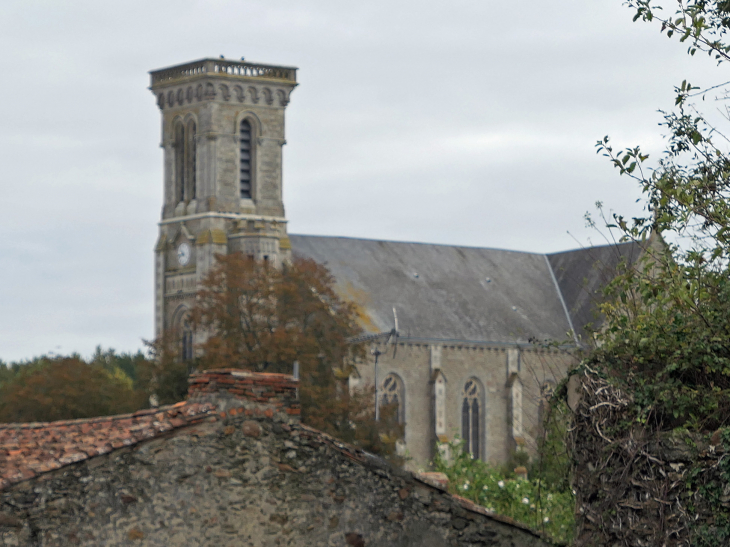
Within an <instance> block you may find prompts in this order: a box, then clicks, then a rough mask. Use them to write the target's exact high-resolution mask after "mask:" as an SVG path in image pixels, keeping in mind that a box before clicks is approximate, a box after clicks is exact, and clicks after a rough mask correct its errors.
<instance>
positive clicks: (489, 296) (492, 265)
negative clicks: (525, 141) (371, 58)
mask: <svg viewBox="0 0 730 547" xmlns="http://www.w3.org/2000/svg"><path fill="white" fill-rule="evenodd" d="M150 77H151V86H150V89H151V91H152V92H153V93H154V95H155V97H156V100H157V105H158V107H159V108H160V111H161V114H162V142H161V146H162V149H163V151H164V203H163V206H162V215H161V217H162V218H161V220H160V223H159V238H158V242H157V245H156V247H155V262H154V263H155V281H154V283H155V305H154V314H155V330H156V335H159V334H160V333H162V332H163V331H164V330H165V329H168V328H178V329H180V331H181V332H182V348H183V349H182V351H183V357H184V358H189V357H192V353H193V344H194V342H195V340H194V339H193V334H192V332H191V330H190V329H189V327H188V325H187V317H188V314H189V311H190V309H191V308H192V306H193V303H194V300H195V293H196V291H197V288H198V286H199V283H200V282H201V280H202V279H203V277H204V276H205V275H206V273H207V272H208V270H209V269H210V268H211V266H212V265H213V262H214V257H215V255H216V254H217V253H223V254H226V253H235V252H242V253H244V254H246V255H248V256H251V257H253V258H255V259H257V260H263V261H268V262H270V263H271V264H273V265H278V264H281V263H282V262H284V261H286V260H289V259H290V258H291V257H292V256H302V257H307V258H312V259H314V260H316V261H317V262H319V263H321V264H324V265H325V266H327V268H328V269H329V270H330V271H331V273H332V274H333V275H334V277H335V279H336V281H337V290H338V292H339V294H340V295H341V296H342V297H344V298H346V299H349V300H353V301H355V302H356V303H357V304H359V305H360V307H361V308H362V309H364V310H365V311H366V314H367V319H368V320H367V322H366V324H365V325H363V326H364V328H365V330H366V331H367V332H368V333H370V334H373V335H376V334H379V333H389V332H393V333H395V334H397V337H396V336H390V337H387V336H381V337H375V336H373V338H372V342H371V343H372V351H371V352H370V355H371V357H370V359H369V361H368V362H366V363H361V364H359V365H358V367H357V368H358V372H357V374H356V375H353V376H352V377H351V378H350V382H351V385H353V386H365V385H375V386H376V389H377V394H378V395H377V397H378V400H379V404H382V403H384V402H389V403H393V402H395V403H397V405H398V416H399V419H400V420H401V421H402V422H403V423H404V424H405V438H404V440H403V445H402V449H403V450H404V453H405V455H407V456H408V457H409V458H410V462H411V463H410V466H411V467H414V468H418V467H425V466H427V465H428V462H429V461H430V460H431V459H432V458H433V455H434V450H435V449H436V448H435V447H436V445H437V443H438V442H446V441H450V440H453V439H455V438H456V437H459V438H461V439H462V440H463V441H464V447H465V449H466V450H468V451H469V452H470V453H471V454H472V455H473V457H475V458H480V459H483V460H485V461H489V462H492V463H495V464H501V463H505V462H507V461H508V460H509V458H510V456H511V455H512V454H513V453H514V452H515V451H522V450H524V451H527V452H528V454H534V452H535V450H536V447H537V442H538V439H539V434H540V425H539V424H540V422H541V420H540V418H541V414H542V412H543V410H544V398H545V396H546V394H548V393H549V392H550V390H551V389H552V388H553V386H555V384H556V383H557V382H559V381H560V380H561V379H562V378H563V377H564V375H565V373H566V371H567V370H568V369H569V368H570V367H571V366H572V365H574V364H575V360H576V358H575V350H576V349H577V348H579V347H580V346H581V345H582V339H583V337H584V336H586V332H585V328H584V327H585V326H586V325H587V324H589V323H591V322H592V321H593V320H594V319H595V317H594V313H595V302H596V298H597V296H598V291H599V290H600V287H601V286H602V285H603V284H604V283H605V282H606V281H607V280H608V279H610V277H611V272H612V271H614V269H615V267H616V265H617V264H618V263H619V262H620V261H622V260H629V261H633V260H635V258H636V256H635V255H637V254H638V253H639V252H640V251H639V248H638V247H637V246H635V245H633V244H622V245H617V246H606V247H593V248H588V249H578V250H572V251H567V252H563V253H556V254H539V253H526V252H517V251H507V250H498V249H486V248H475V247H459V246H449V245H430V244H423V243H403V242H394V241H374V240H367V239H355V238H344V237H321V236H308V235H295V234H289V233H288V231H287V219H286V215H285V212H284V203H283V200H282V147H283V146H284V144H285V143H286V140H285V111H286V107H287V105H288V104H289V100H290V96H291V93H292V91H293V90H294V88H295V87H296V85H297V69H296V68H294V67H288V66H274V65H265V64H258V63H251V62H244V61H232V60H227V59H222V58H221V59H203V60H200V61H195V62H190V63H186V64H182V65H177V66H173V67H169V68H164V69H160V70H154V71H152V72H151V73H150ZM396 318H397V319H396ZM396 327H397V329H396ZM546 342H552V343H551V344H547V343H546Z"/></svg>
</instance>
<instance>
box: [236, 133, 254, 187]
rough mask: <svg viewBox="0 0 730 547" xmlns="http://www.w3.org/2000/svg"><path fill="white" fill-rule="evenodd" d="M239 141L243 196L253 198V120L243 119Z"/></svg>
mask: <svg viewBox="0 0 730 547" xmlns="http://www.w3.org/2000/svg"><path fill="white" fill-rule="evenodd" d="M239 141H240V148H241V166H240V169H241V179H240V180H241V183H240V184H241V185H240V189H241V198H244V199H251V159H252V158H251V152H252V139H251V122H249V121H248V120H242V121H241V130H240V133H239Z"/></svg>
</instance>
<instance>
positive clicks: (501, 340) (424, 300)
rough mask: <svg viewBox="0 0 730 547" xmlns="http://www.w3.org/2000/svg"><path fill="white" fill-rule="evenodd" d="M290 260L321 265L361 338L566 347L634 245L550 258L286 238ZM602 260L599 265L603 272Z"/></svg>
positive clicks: (446, 247)
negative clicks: (360, 315)
mask: <svg viewBox="0 0 730 547" xmlns="http://www.w3.org/2000/svg"><path fill="white" fill-rule="evenodd" d="M290 238H291V242H292V249H293V252H294V255H295V256H300V257H305V258H312V259H314V260H315V261H317V262H320V263H322V264H325V265H326V266H327V268H329V270H330V271H331V272H332V274H333V275H334V277H335V278H336V281H337V288H338V291H339V292H340V294H341V295H342V296H343V297H346V298H349V299H351V300H354V301H355V302H357V303H358V304H359V305H360V306H361V307H363V308H364V309H365V311H366V312H367V315H368V316H369V319H370V322H369V323H368V324H366V325H364V327H365V329H366V331H368V332H384V331H389V330H390V329H391V328H392V327H393V312H392V308H393V307H395V308H396V309H397V312H398V322H399V330H400V332H401V335H402V336H403V337H405V338H411V339H424V340H432V341H437V340H441V341H469V342H484V343H494V344H515V343H517V344H527V343H529V342H530V341H531V340H534V339H537V340H551V341H566V340H568V339H569V337H568V334H567V333H568V332H569V331H570V330H571V328H573V326H574V327H575V330H576V331H577V332H578V333H581V331H582V327H583V326H584V325H585V323H587V322H588V321H589V320H590V319H591V318H592V311H591V310H592V307H591V306H592V303H593V301H594V300H595V293H596V291H597V290H598V288H599V287H600V286H601V283H603V282H604V280H605V278H606V277H607V276H609V275H610V270H611V268H613V267H615V265H616V262H617V260H616V259H615V256H616V255H621V254H627V255H632V256H633V255H635V254H636V253H637V252H638V247H637V246H635V245H634V244H620V245H619V246H618V247H614V246H605V247H591V248H587V249H578V250H575V251H569V252H567V253H557V254H552V255H547V254H539V253H526V252H518V251H505V250H501V249H485V248H478V247H459V246H451V245H434V244H425V243H404V242H396V241H377V240H370V239H355V238H347V237H325V236H309V235H291V236H290ZM602 261H605V262H606V263H607V265H606V267H603V265H602Z"/></svg>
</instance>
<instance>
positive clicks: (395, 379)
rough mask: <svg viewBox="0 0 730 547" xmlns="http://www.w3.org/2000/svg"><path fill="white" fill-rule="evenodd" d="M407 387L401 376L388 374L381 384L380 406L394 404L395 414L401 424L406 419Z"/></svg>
mask: <svg viewBox="0 0 730 547" xmlns="http://www.w3.org/2000/svg"><path fill="white" fill-rule="evenodd" d="M405 395H406V394H405V389H404V387H403V381H402V380H401V378H400V376H398V375H397V374H395V373H390V374H388V375H387V376H386V377H385V378H384V379H383V383H382V384H381V386H380V406H381V407H383V406H386V405H394V406H395V416H396V420H397V421H398V423H399V424H404V423H405V421H406V405H405V402H406V401H405Z"/></svg>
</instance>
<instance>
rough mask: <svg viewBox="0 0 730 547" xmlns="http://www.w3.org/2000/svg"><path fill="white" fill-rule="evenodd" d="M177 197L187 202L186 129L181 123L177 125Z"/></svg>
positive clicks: (175, 145)
mask: <svg viewBox="0 0 730 547" xmlns="http://www.w3.org/2000/svg"><path fill="white" fill-rule="evenodd" d="M174 147H175V196H176V197H177V201H185V128H184V127H183V124H182V123H181V122H177V123H176V124H175V144H174Z"/></svg>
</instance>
